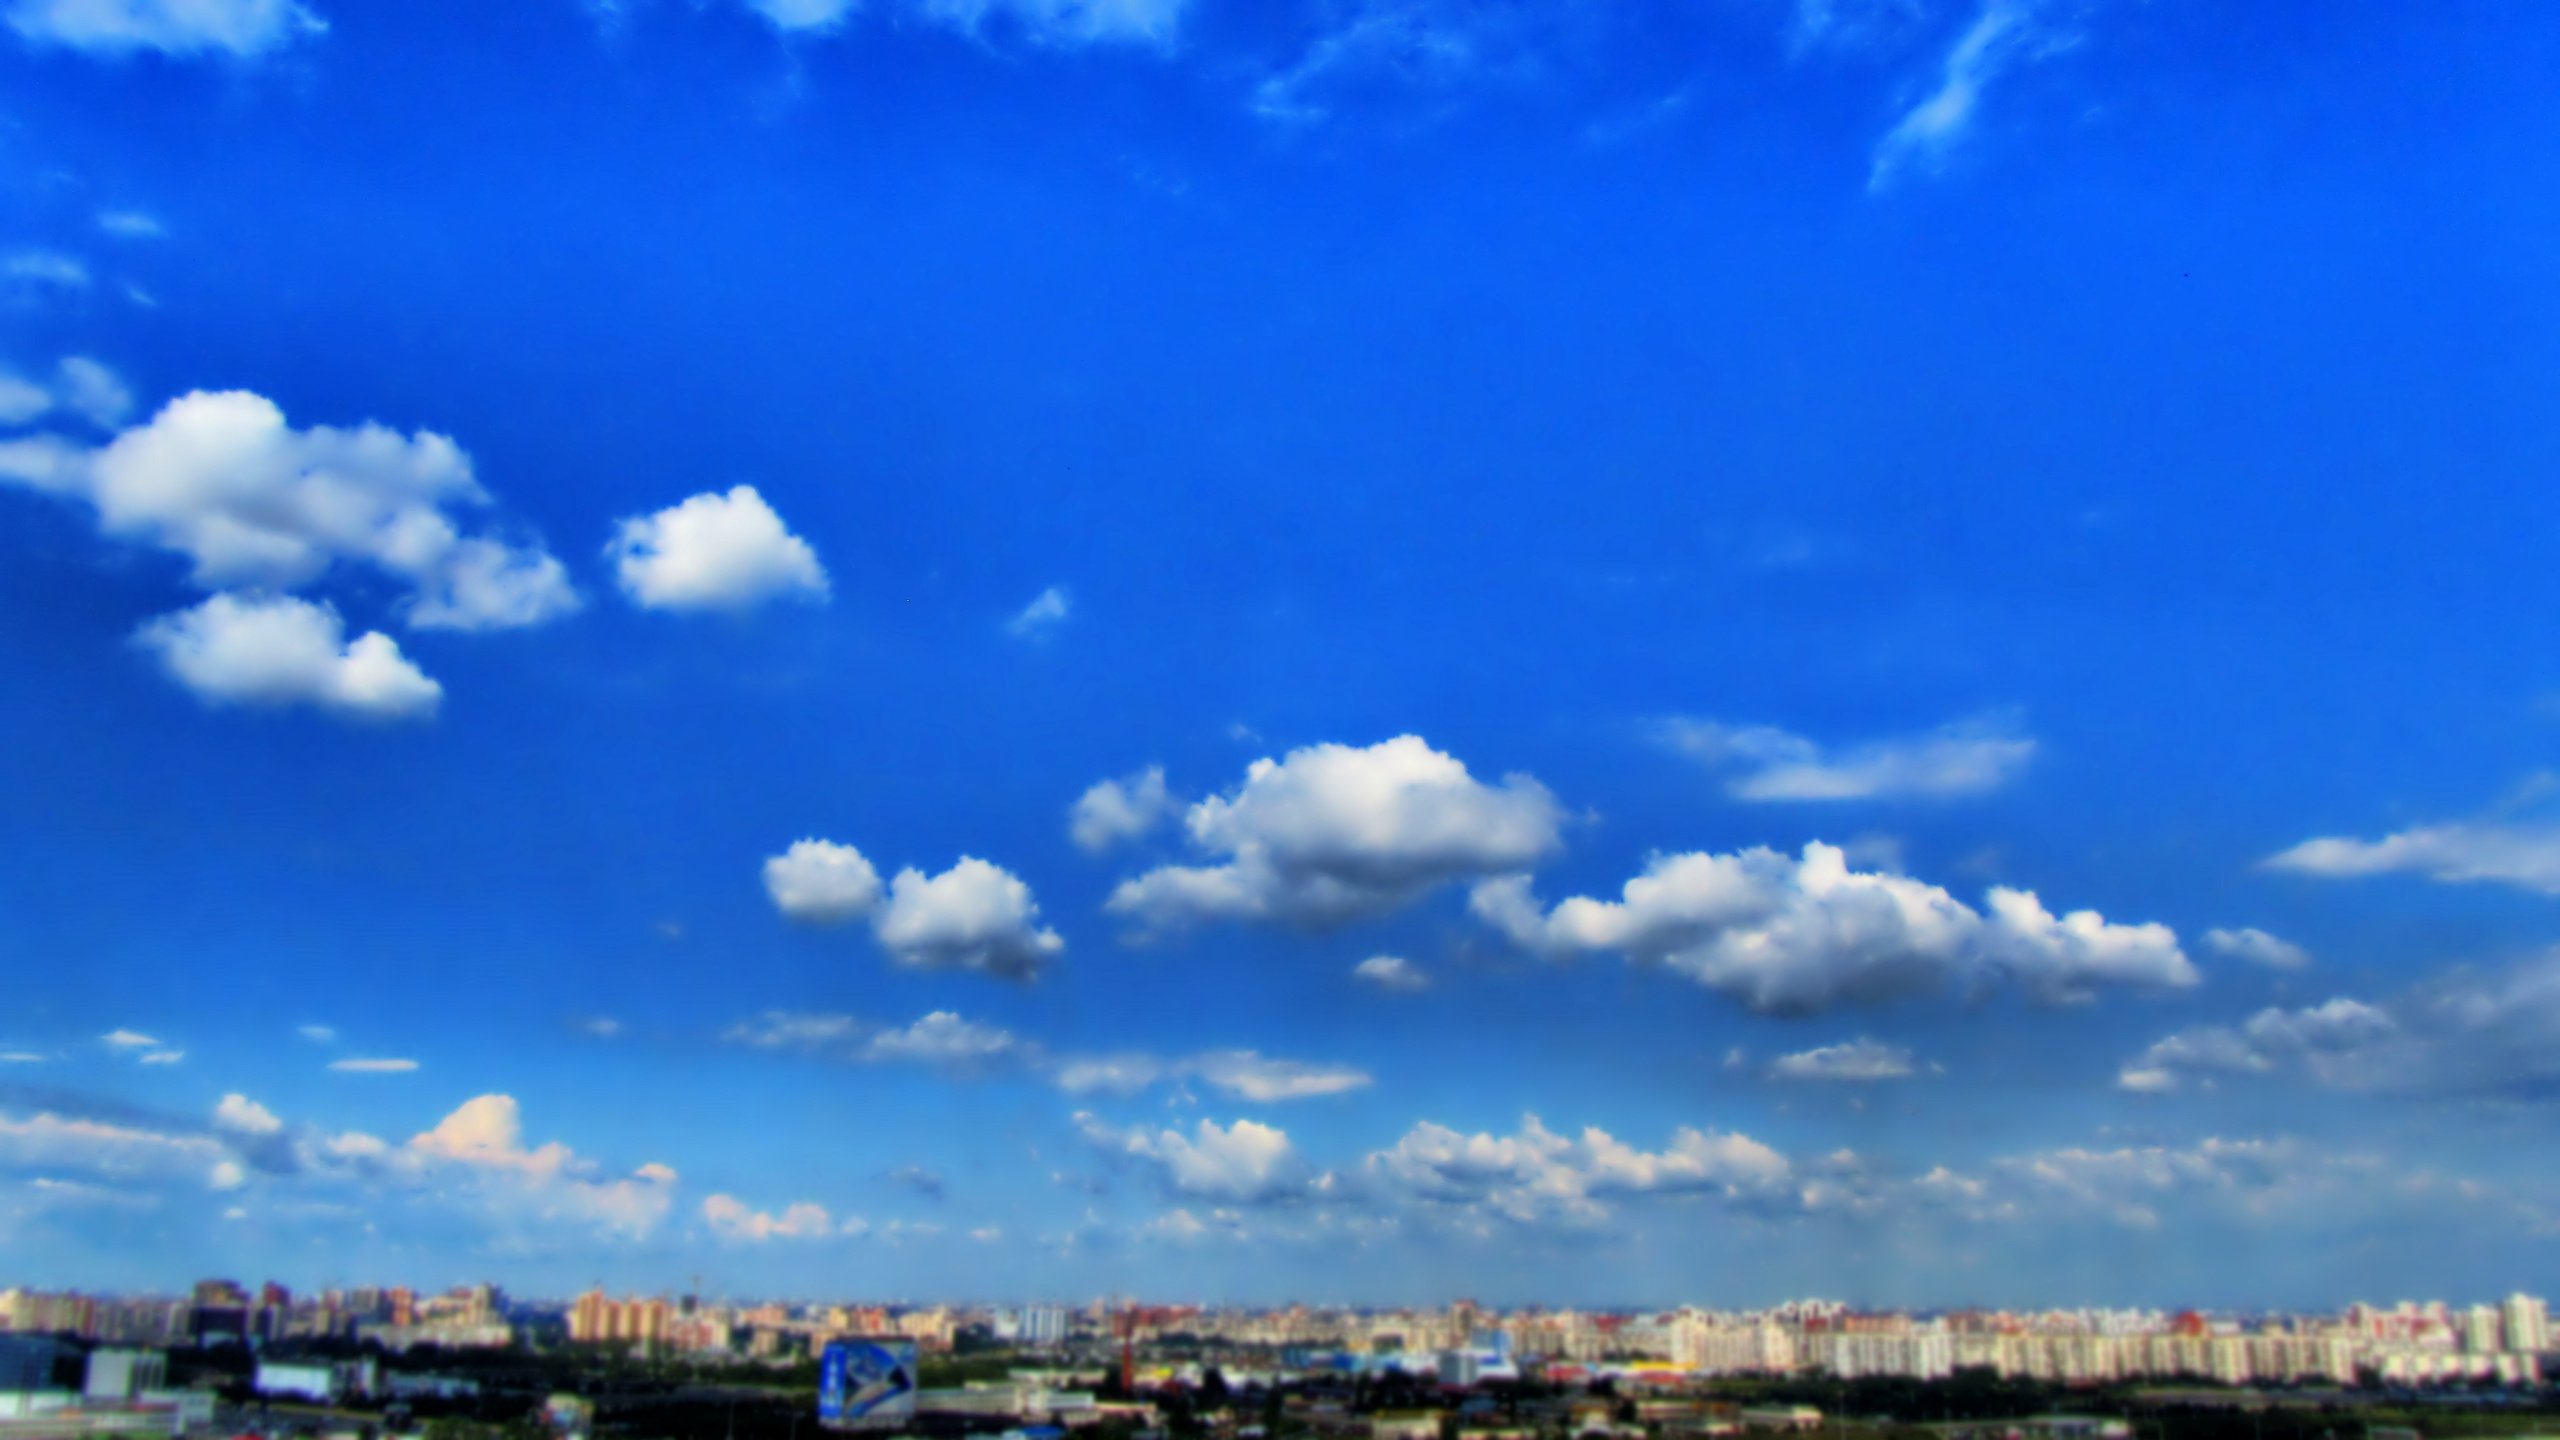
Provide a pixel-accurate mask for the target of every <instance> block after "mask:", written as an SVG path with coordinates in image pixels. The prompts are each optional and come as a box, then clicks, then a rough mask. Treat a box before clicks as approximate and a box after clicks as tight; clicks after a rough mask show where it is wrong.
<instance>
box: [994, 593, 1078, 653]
mask: <svg viewBox="0 0 2560 1440" xmlns="http://www.w3.org/2000/svg"><path fill="white" fill-rule="evenodd" d="M1074 612H1075V597H1074V596H1073V595H1071V594H1069V593H1068V591H1067V589H1066V587H1065V586H1063V585H1052V586H1050V587H1049V588H1048V589H1046V590H1043V591H1041V592H1040V593H1039V594H1037V595H1034V596H1032V597H1031V603H1030V604H1028V605H1025V606H1023V607H1022V608H1021V609H1020V610H1018V611H1016V612H1015V613H1014V617H1013V618H1012V619H1010V620H1007V621H1006V622H1004V628H1005V633H1006V634H1009V635H1012V636H1014V637H1015V638H1017V639H1021V640H1046V639H1047V638H1049V636H1050V635H1052V634H1054V633H1056V631H1057V629H1058V627H1059V626H1061V625H1064V624H1066V623H1067V617H1068V616H1069V615H1071V614H1073V613H1074Z"/></svg>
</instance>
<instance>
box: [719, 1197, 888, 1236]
mask: <svg viewBox="0 0 2560 1440" xmlns="http://www.w3.org/2000/svg"><path fill="white" fill-rule="evenodd" d="M702 1219H703V1223H705V1224H707V1225H709V1226H710V1227H711V1231H712V1233H713V1234H715V1235H718V1236H719V1237H720V1238H721V1239H723V1240H730V1241H736V1242H740V1243H744V1244H762V1243H764V1242H766V1241H768V1240H823V1239H825V1238H827V1237H828V1236H830V1235H835V1234H838V1233H854V1234H859V1233H860V1230H861V1228H863V1227H860V1226H859V1222H856V1228H854V1229H853V1230H851V1231H849V1232H840V1231H839V1230H838V1229H837V1226H836V1222H835V1218H834V1217H833V1216H831V1215H829V1214H828V1213H827V1210H826V1207H825V1206H823V1205H816V1204H812V1203H810V1202H808V1201H806V1200H804V1201H801V1202H800V1203H798V1204H796V1205H793V1206H791V1207H789V1208H788V1209H786V1210H784V1211H783V1212H782V1213H781V1214H779V1215H775V1214H770V1213H767V1212H765V1211H762V1210H757V1209H753V1208H751V1207H750V1206H748V1205H747V1203H746V1202H745V1201H743V1200H740V1199H738V1198H737V1197H736V1196H734V1195H714V1196H711V1197H710V1198H709V1199H707V1200H704V1201H703V1202H702Z"/></svg>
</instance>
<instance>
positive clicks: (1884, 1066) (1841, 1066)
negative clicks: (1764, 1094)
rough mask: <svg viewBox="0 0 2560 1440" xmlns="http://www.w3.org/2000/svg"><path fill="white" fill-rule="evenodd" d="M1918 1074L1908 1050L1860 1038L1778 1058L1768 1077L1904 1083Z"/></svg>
mask: <svg viewBox="0 0 2560 1440" xmlns="http://www.w3.org/2000/svg"><path fill="white" fill-rule="evenodd" d="M1918 1073H1919V1067H1918V1066H1917V1065H1916V1064H1914V1063H1913V1061H1912V1058H1911V1052H1910V1051H1909V1050H1907V1049H1905V1048H1904V1047H1902V1046H1900V1045H1887V1044H1885V1043H1884V1042H1883V1041H1881V1040H1871V1039H1868V1038H1866V1037H1864V1036H1860V1037H1859V1038H1858V1039H1855V1040H1847V1041H1843V1042H1841V1043H1840V1044H1837V1045H1821V1046H1816V1047H1815V1048H1813V1049H1811V1050H1799V1051H1797V1052H1796V1053H1795V1054H1793V1055H1781V1056H1779V1057H1778V1058H1777V1059H1775V1060H1773V1061H1771V1062H1770V1063H1769V1074H1770V1075H1771V1076H1772V1077H1773V1078H1776V1079H1779V1080H1836V1081H1876V1080H1907V1079H1909V1078H1911V1077H1912V1076H1913V1075H1916V1074H1918Z"/></svg>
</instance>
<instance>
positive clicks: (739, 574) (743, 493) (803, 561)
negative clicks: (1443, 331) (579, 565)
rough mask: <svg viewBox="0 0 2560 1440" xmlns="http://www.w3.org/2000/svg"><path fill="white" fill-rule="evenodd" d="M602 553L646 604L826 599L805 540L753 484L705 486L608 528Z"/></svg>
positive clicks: (738, 605)
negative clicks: (720, 489) (724, 489)
mask: <svg viewBox="0 0 2560 1440" xmlns="http://www.w3.org/2000/svg"><path fill="white" fill-rule="evenodd" d="M605 554H606V555H607V556H608V557H609V558H611V559H612V561H613V562H614V570H615V573H616V575H617V576H618V577H619V578H620V580H621V582H622V590H623V593H624V594H626V595H628V596H630V597H631V600H632V602H633V603H635V604H638V605H642V606H645V607H647V608H649V609H652V610H747V609H752V608H754V607H755V606H757V605H761V604H763V603H765V602H766V601H768V600H778V599H800V600H824V599H826V598H827V572H826V570H825V569H824V568H823V567H822V566H820V565H819V564H818V552H816V551H815V550H812V549H810V548H809V542H807V541H806V540H803V539H801V538H800V537H799V536H797V535H794V534H792V533H791V532H790V531H789V530H788V529H786V528H785V527H784V526H783V523H782V517H781V516H779V515H777V514H775V513H774V512H773V507H772V506H770V505H768V504H766V503H765V499H764V497H763V496H762V495H759V494H757V493H756V489H755V487H754V486H752V485H739V486H734V487H732V488H731V489H730V491H729V493H728V494H726V495H720V494H714V493H711V492H708V491H706V492H704V493H703V494H700V495H696V496H693V497H692V498H690V499H688V500H685V501H682V502H681V503H679V504H676V505H673V506H670V507H668V508H667V509H664V510H661V511H658V512H657V513H656V514H654V515H639V516H634V517H632V518H630V519H628V520H624V521H622V522H621V523H620V524H619V525H617V526H616V527H615V529H614V535H613V540H612V542H611V543H610V544H608V545H606V546H605Z"/></svg>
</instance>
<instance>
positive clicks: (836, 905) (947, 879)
mask: <svg viewBox="0 0 2560 1440" xmlns="http://www.w3.org/2000/svg"><path fill="white" fill-rule="evenodd" d="M764 884H765V893H766V894H767V896H768V897H770V898H771V899H772V901H773V904H774V908H775V909H776V910H778V911H780V912H781V913H782V914H783V915H784V916H785V917H787V918H789V919H793V920H798V921H801V922H803V923H805V924H812V925H821V926H833V925H843V924H847V923H850V922H852V921H855V920H861V919H868V920H869V921H870V923H871V932H872V936H873V938H874V939H876V940H877V941H878V942H879V944H880V948H881V949H882V950H884V951H886V952H887V953H888V955H889V958H890V959H891V960H893V961H895V962H896V963H898V964H899V965H902V966H905V967H907V968H908V969H911V970H945V971H974V972H977V973H979V974H985V975H992V976H995V977H997V978H998V979H1004V980H1031V979H1034V978H1036V977H1037V976H1038V975H1039V973H1040V972H1041V970H1043V969H1044V968H1046V967H1047V966H1048V965H1049V964H1051V963H1052V962H1054V961H1055V960H1056V959H1057V958H1058V957H1059V956H1060V955H1062V954H1064V953H1065V952H1066V948H1067V947H1066V941H1065V940H1064V939H1063V938H1061V937H1060V936H1059V934H1058V932H1057V931H1055V930H1052V929H1049V928H1047V927H1046V926H1043V925H1042V924H1041V923H1040V905H1039V902H1038V901H1037V900H1036V899H1034V898H1033V897H1032V894H1031V887H1030V886H1029V885H1026V884H1024V883H1023V882H1022V880H1021V879H1019V878H1018V877H1016V876H1015V875H1014V874H1013V873H1012V872H1010V871H1008V870H1006V869H1005V868H1004V867H1002V866H1000V865H995V864H992V863H990V862H988V861H985V860H980V859H977V858H976V857H974V856H967V855H964V856H962V857H960V859H959V861H958V862H957V863H955V864H954V865H953V866H952V867H951V868H950V869H948V870H945V871H943V872H942V873H941V874H939V875H927V874H926V873H925V872H923V871H922V870H918V869H915V868H913V867H910V868H908V869H905V870H901V871H899V872H898V874H897V875H896V877H895V878H893V879H892V880H890V882H889V884H888V885H887V887H886V888H885V890H884V888H883V887H882V886H881V884H880V873H879V871H878V869H877V868H875V867H874V866H873V865H872V864H871V862H870V861H869V860H868V859H867V858H865V857H864V856H863V854H862V852H861V851H859V850H857V849H855V848H854V847H853V846H850V845H843V844H839V843H837V842H835V841H831V840H820V839H815V838H810V839H803V840H799V841H795V842H793V844H792V845H791V847H790V848H789V849H787V850H785V851H784V852H783V853H782V854H780V855H775V856H771V857H768V858H767V859H766V861H765V862H764ZM884 897H885V898H884Z"/></svg>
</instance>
